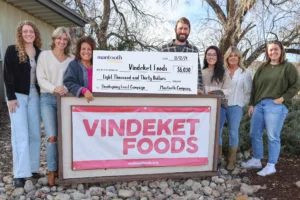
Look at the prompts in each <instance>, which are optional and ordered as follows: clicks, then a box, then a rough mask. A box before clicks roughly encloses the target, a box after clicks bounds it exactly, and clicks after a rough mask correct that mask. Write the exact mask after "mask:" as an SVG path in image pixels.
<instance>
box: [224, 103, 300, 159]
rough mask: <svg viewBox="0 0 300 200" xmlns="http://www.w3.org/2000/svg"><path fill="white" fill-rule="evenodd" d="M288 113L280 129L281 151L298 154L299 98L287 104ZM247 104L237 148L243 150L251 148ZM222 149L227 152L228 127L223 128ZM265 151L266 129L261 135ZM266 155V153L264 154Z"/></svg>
mask: <svg viewBox="0 0 300 200" xmlns="http://www.w3.org/2000/svg"><path fill="white" fill-rule="evenodd" d="M288 107H289V113H288V115H287V117H286V119H285V122H284V125H283V128H282V131H281V152H285V153H290V154H294V155H300V100H299V99H293V101H292V103H291V104H289V105H288ZM248 108H249V107H248V106H245V108H244V109H243V117H242V120H241V124H240V130H239V131H240V132H239V150H240V151H242V152H243V151H245V150H249V149H250V148H251V139H250V117H248V113H247V112H248ZM222 139H223V151H224V152H225V154H226V153H227V152H228V145H229V137H228V128H227V125H226V124H225V126H224V128H223V136H222ZM263 140H264V149H265V153H267V151H268V137H267V134H266V131H265V133H264V136H263ZM265 155H266V154H265Z"/></svg>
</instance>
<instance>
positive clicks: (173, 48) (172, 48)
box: [160, 39, 203, 90]
mask: <svg viewBox="0 0 300 200" xmlns="http://www.w3.org/2000/svg"><path fill="white" fill-rule="evenodd" d="M160 51H161V52H195V53H198V52H199V51H198V49H197V47H195V46H194V45H191V44H190V43H189V42H188V41H186V44H185V46H184V47H183V49H182V50H181V49H180V48H179V47H178V46H177V45H176V44H175V39H174V40H172V42H170V43H168V44H165V45H163V46H162V47H161V49H160ZM197 88H198V89H200V90H203V82H202V72H201V65H200V59H199V54H198V86H197Z"/></svg>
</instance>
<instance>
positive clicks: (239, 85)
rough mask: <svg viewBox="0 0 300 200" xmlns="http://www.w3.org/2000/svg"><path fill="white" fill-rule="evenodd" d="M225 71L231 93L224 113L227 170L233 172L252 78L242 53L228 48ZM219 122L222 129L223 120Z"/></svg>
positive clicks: (236, 49)
mask: <svg viewBox="0 0 300 200" xmlns="http://www.w3.org/2000/svg"><path fill="white" fill-rule="evenodd" d="M224 58H225V59H224V63H225V67H226V70H227V71H228V72H229V74H230V79H231V93H230V95H229V97H228V108H227V109H226V112H225V113H224V115H225V117H224V118H225V119H226V120H227V124H228V134H229V154H228V164H227V169H228V170H233V169H234V168H235V163H236V152H237V148H238V145H239V127H240V122H241V119H242V115H243V107H244V106H245V105H246V104H248V103H249V98H250V93H251V86H252V76H251V73H250V72H249V71H247V70H246V69H245V67H244V66H243V62H242V60H243V58H242V52H241V51H240V50H239V49H238V48H236V47H233V46H232V47H230V48H229V49H228V50H227V51H226V53H225V56H224ZM224 118H221V119H223V121H221V127H222V128H223V126H224V123H225V120H224Z"/></svg>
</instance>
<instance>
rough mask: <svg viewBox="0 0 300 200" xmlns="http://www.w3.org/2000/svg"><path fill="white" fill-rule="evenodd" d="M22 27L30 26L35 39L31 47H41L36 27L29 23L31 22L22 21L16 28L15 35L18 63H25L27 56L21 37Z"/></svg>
mask: <svg viewBox="0 0 300 200" xmlns="http://www.w3.org/2000/svg"><path fill="white" fill-rule="evenodd" d="M24 25H28V26H31V27H32V29H33V31H34V34H35V39H34V41H33V45H34V46H35V47H37V48H39V49H40V48H41V47H42V40H41V34H40V31H39V29H38V28H37V27H36V25H35V24H34V23H33V22H31V21H22V22H21V23H20V24H19V25H18V26H17V33H16V49H17V50H18V56H19V62H20V63H22V62H23V63H25V62H27V54H26V50H25V42H24V39H23V36H22V29H23V26H24Z"/></svg>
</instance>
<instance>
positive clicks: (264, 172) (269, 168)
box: [257, 163, 276, 176]
mask: <svg viewBox="0 0 300 200" xmlns="http://www.w3.org/2000/svg"><path fill="white" fill-rule="evenodd" d="M275 172H276V169H275V165H274V164H270V163H268V164H267V165H266V166H265V167H264V168H263V169H262V170H260V171H259V172H257V175H260V176H268V175H271V174H274V173H275Z"/></svg>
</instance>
